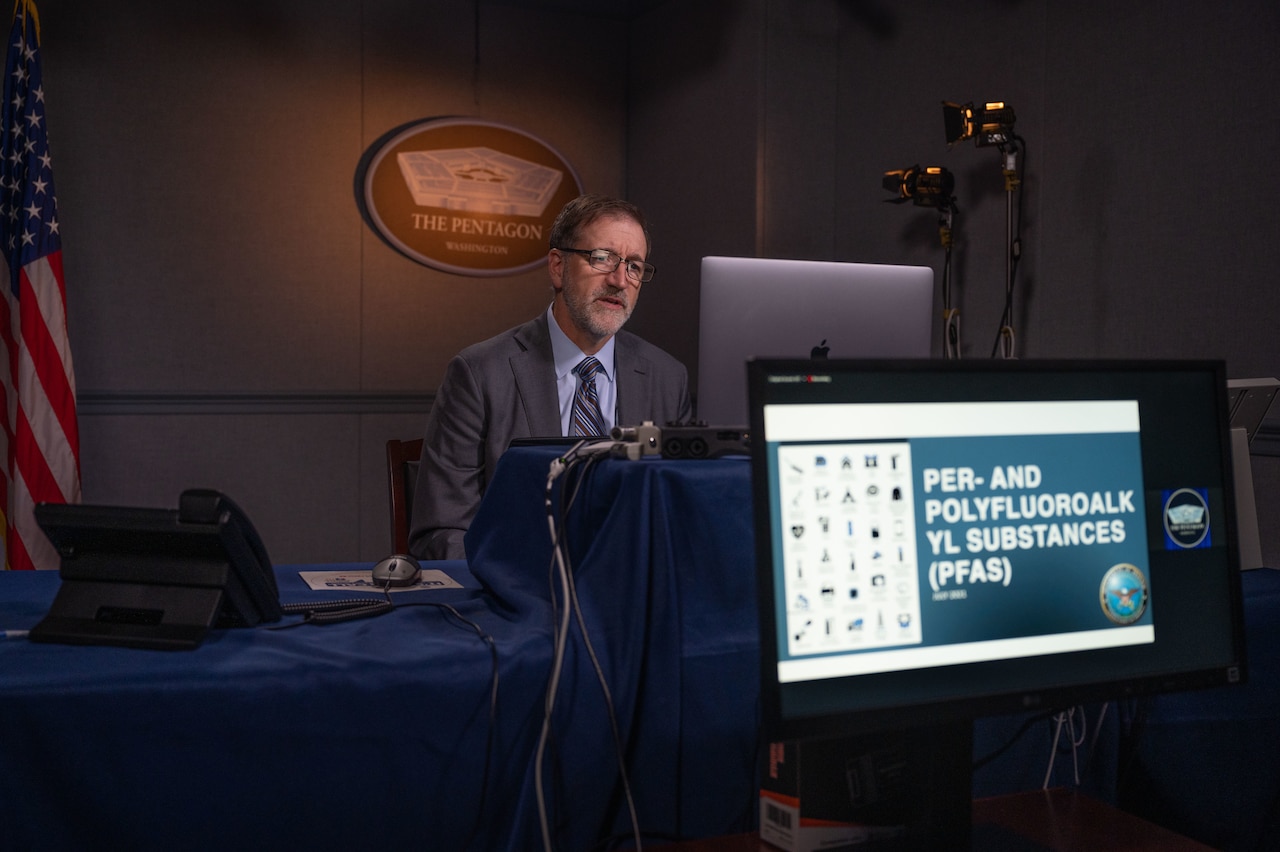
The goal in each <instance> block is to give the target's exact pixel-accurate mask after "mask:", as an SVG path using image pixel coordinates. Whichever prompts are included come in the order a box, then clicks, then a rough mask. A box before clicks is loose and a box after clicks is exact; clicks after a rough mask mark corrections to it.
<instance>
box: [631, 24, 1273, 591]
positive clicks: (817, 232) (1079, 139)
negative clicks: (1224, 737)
mask: <svg viewBox="0 0 1280 852" xmlns="http://www.w3.org/2000/svg"><path fill="white" fill-rule="evenodd" d="M669 5H675V4H669ZM694 5H696V6H698V7H699V8H700V9H708V8H716V9H718V10H719V11H718V12H717V13H716V14H720V15H721V16H724V15H723V13H724V11H725V9H727V8H741V7H743V6H747V7H749V8H750V9H752V10H753V11H752V13H751V14H753V15H755V16H757V17H756V20H755V22H754V23H753V25H752V27H751V31H750V33H749V34H746V35H745V36H744V37H745V38H747V39H750V40H751V45H752V49H751V50H750V51H748V52H749V54H750V55H751V56H752V57H754V59H753V60H752V61H751V62H743V63H739V65H738V66H737V67H736V69H735V72H734V73H733V74H732V76H731V75H730V73H729V72H728V70H727V66H725V65H722V66H720V67H725V68H726V71H725V73H724V74H723V76H721V77H715V78H712V77H711V76H710V75H703V76H702V77H699V78H697V86H696V99H697V101H698V102H699V103H700V104H701V105H703V106H705V107H706V108H707V109H708V111H709V112H710V113H711V114H712V116H713V119H712V120H710V121H708V122H707V124H706V125H703V126H697V125H696V124H695V125H694V126H693V128H692V130H691V132H690V133H688V134H687V135H682V136H677V139H692V140H696V142H697V144H695V145H694V146H693V149H694V150H695V151H696V153H695V154H694V156H695V157H697V158H698V161H699V162H701V163H704V164H707V168H706V169H705V170H703V171H700V172H699V173H698V175H697V176H695V177H693V178H686V179H685V180H682V181H678V182H677V181H672V182H670V185H667V184H665V183H664V182H663V181H662V180H661V176H662V175H664V174H666V173H669V172H668V171H667V166H666V163H667V162H668V161H670V160H671V151H672V150H674V149H676V148H677V147H678V145H679V144H680V143H679V142H678V141H675V140H671V141H670V142H669V144H668V145H667V146H666V147H661V146H659V147H658V148H657V153H656V154H654V155H652V156H650V153H649V152H650V150H651V149H650V147H649V146H647V145H639V144H635V140H637V139H647V137H646V136H645V135H644V134H645V133H646V132H647V130H646V129H645V128H636V127H634V126H633V127H632V128H631V130H630V132H629V137H630V138H631V139H632V140H633V145H632V153H631V158H630V170H629V171H630V173H631V174H632V175H636V174H645V175H647V176H648V180H649V181H650V182H653V183H660V184H663V185H664V186H665V187H666V188H665V189H663V190H656V191H654V194H653V196H652V197H653V198H654V199H655V202H656V203H657V210H656V212H655V215H658V216H661V217H663V218H664V219H665V220H666V225H667V230H668V231H674V232H675V234H676V235H677V236H676V239H677V241H678V245H676V246H673V247H669V249H668V250H670V251H671V252H673V253H674V254H676V255H677V257H678V262H677V263H676V264H670V265H668V267H664V269H663V274H664V278H663V287H664V288H667V287H671V288H672V289H675V290H679V291H680V292H684V291H685V290H686V289H696V280H697V263H696V258H697V257H699V256H701V255H702V254H710V253H713V251H711V250H702V247H703V245H704V242H705V243H706V244H707V245H710V243H711V241H709V240H705V237H704V234H705V233H706V231H707V230H708V228H714V227H715V222H716V221H717V218H716V217H714V216H708V214H707V210H708V207H709V206H710V205H711V204H713V203H714V202H712V201H709V199H715V200H717V201H718V200H720V199H722V198H723V199H724V204H723V206H722V208H721V209H722V216H723V218H726V219H731V220H733V221H735V233H737V234H738V235H739V236H740V237H743V238H745V236H746V228H747V227H748V225H747V223H745V222H742V221H741V218H742V213H743V211H751V212H753V213H755V215H756V217H757V219H756V223H755V224H756V234H755V238H754V245H755V250H754V253H757V254H760V255H764V256H777V257H807V258H816V259H829V260H847V261H869V262H885V263H912V264H922V265H927V266H931V267H933V268H934V269H935V272H936V274H937V276H938V279H939V281H940V280H941V273H942V266H943V251H942V249H941V245H940V240H939V234H938V217H937V214H936V212H935V211H932V210H927V209H924V208H919V207H913V206H910V205H907V206H896V205H892V204H887V203H885V200H886V199H888V198H890V197H891V196H890V195H889V193H887V192H885V191H884V190H883V189H882V188H881V185H880V183H881V176H882V174H883V173H884V172H885V171H887V170H890V169H901V168H905V167H909V166H912V165H922V166H943V167H945V168H947V169H948V170H949V171H950V172H952V173H953V174H954V175H955V178H956V183H957V187H956V200H957V206H958V208H959V213H958V215H957V217H956V219H955V222H954V236H955V240H956V248H955V250H954V253H953V261H952V263H953V281H954V285H953V286H954V307H956V308H958V309H959V311H960V317H961V340H962V344H963V346H962V354H963V356H964V357H967V358H987V357H990V356H991V354H992V353H993V351H994V349H995V343H996V339H997V331H998V328H999V321H1000V317H1001V314H1002V312H1003V307H1004V300H1005V288H1006V264H1005V257H1006V241H1007V232H1008V223H1009V215H1008V212H1009V201H1010V199H1011V197H1010V196H1009V194H1008V193H1007V192H1006V190H1005V182H1004V175H1003V171H1002V167H1003V162H1002V160H1001V157H1000V154H999V152H998V150H997V149H996V148H991V147H987V148H979V147H976V146H975V145H974V143H973V142H971V141H969V142H962V143H959V144H957V145H955V146H954V147H952V148H950V149H948V147H947V145H946V142H945V134H944V129H943V121H942V108H941V102H942V101H944V100H949V101H954V102H959V103H965V102H971V101H972V102H977V103H983V102H985V101H995V100H1003V101H1005V102H1006V103H1008V104H1009V105H1011V106H1012V107H1013V108H1014V109H1015V111H1016V114H1017V123H1016V125H1015V129H1016V130H1017V132H1018V134H1019V135H1020V136H1021V137H1022V138H1023V140H1024V143H1025V144H1024V146H1023V149H1022V152H1021V154H1020V156H1019V157H1018V163H1017V165H1018V167H1019V170H1020V173H1021V177H1022V186H1021V189H1020V190H1019V194H1020V195H1021V198H1020V199H1018V201H1017V203H1019V204H1020V205H1021V211H1022V215H1021V217H1020V218H1021V238H1022V239H1021V242H1022V258H1021V261H1020V264H1019V267H1018V270H1017V274H1016V277H1015V279H1014V318H1015V322H1014V330H1015V335H1016V336H1015V354H1017V355H1018V356H1019V357H1024V358H1030V357H1054V358H1057V357H1061V358H1092V357H1116V358H1157V359H1160V358H1186V357H1191V358H1221V359H1224V360H1225V361H1226V363H1227V369H1228V374H1229V375H1231V376H1233V377H1253V376H1277V375H1280V346H1277V345H1276V342H1275V341H1276V333H1277V332H1276V324H1277V320H1278V319H1280V287H1277V286H1276V283H1275V272H1274V270H1275V269H1276V268H1277V266H1278V265H1280V241H1277V240H1276V238H1275V237H1276V234H1277V233H1278V232H1280V210H1277V208H1276V206H1275V205H1274V204H1273V203H1272V202H1271V197H1272V196H1273V194H1274V190H1275V189H1277V188H1280V187H1278V181H1277V179H1276V178H1275V176H1274V175H1271V174H1270V173H1269V170H1268V167H1267V165H1266V163H1267V162H1268V160H1269V155H1270V153H1271V152H1272V151H1273V150H1274V149H1275V147H1276V145H1277V143H1280V116H1278V115H1277V113H1276V111H1275V110H1274V108H1272V106H1271V101H1272V99H1273V90H1274V81H1275V80H1277V79H1280V52H1277V51H1276V50H1275V49H1274V46H1275V44H1276V41H1277V36H1278V35H1280V7H1277V6H1276V5H1275V4H1274V3H1270V2H1265V1H1264V0H1252V2H1242V3H1232V4H1226V5H1217V6H1204V5H1202V4H1189V3H1175V4H1167V3H1155V2H1143V3H1128V4H1111V3H1102V2H1085V3H1071V4H1062V3H1051V2H1044V1H1043V0H1041V2H1032V0H1021V2H1020V1H1019V0H985V2H973V3H963V4H959V3H952V4H946V3H937V2H930V1H929V0H904V2H895V3H880V2H874V0H785V2H784V0H761V2H759V3H754V4H729V3H721V4H716V3H701V4H694ZM668 14H669V13H668V12H667V11H666V7H664V8H663V10H662V11H661V12H659V13H654V14H653V18H654V19H655V20H654V22H653V23H654V25H653V27H652V29H650V30H647V32H649V33H650V36H651V37H652V38H654V39H660V40H665V41H664V43H663V48H664V49H666V48H669V49H670V51H671V52H672V53H673V54H675V55H680V54H681V53H682V52H684V51H685V50H687V49H689V48H688V44H689V40H690V39H689V35H688V29H687V27H685V26H680V25H677V26H671V27H667V28H665V29H664V28H663V27H662V26H660V25H659V23H658V19H661V23H663V24H665V23H667V19H666V17H663V16H666V15H668ZM693 18H695V16H694V15H693V13H691V12H689V11H682V12H681V13H679V16H678V17H677V23H680V24H683V23H687V22H689V21H690V20H691V19H693ZM704 31H707V32H708V35H707V40H708V42H710V43H711V44H713V45H715V44H716V40H717V35H716V34H718V33H720V32H723V31H728V32H735V30H734V28H733V27H732V26H729V27H723V28H722V27H714V26H708V27H706V28H704ZM657 52H658V53H661V52H662V50H658V51H657ZM725 54H726V51H725V50H724V49H723V48H722V47H716V49H715V50H714V55H717V56H721V55H725ZM676 66H677V67H675V68H671V69H666V70H664V68H663V67H658V68H656V69H655V68H643V69H636V70H635V71H633V75H632V76H633V79H642V80H650V79H651V78H653V77H655V76H656V77H658V78H659V79H660V81H661V87H662V89H663V91H664V92H680V93H681V94H680V95H679V96H669V97H670V98H671V99H673V100H674V99H677V98H679V97H691V96H690V95H689V94H688V90H687V88H686V87H683V86H681V84H680V83H681V80H682V72H681V71H680V70H678V66H679V63H676ZM722 112H724V113H729V114H732V115H734V116H736V117H738V118H739V120H740V123H739V125H730V126H729V127H728V129H727V130H726V131H724V132H721V127H722V126H723V124H722V122H721V121H720V120H719V117H720V113H722ZM633 114H634V113H633ZM691 114H694V113H693V112H692V111H689V110H686V112H684V113H682V117H687V116H688V115H691ZM751 122H755V123H756V125H757V132H756V133H755V135H754V137H753V138H752V140H751V144H752V145H753V146H754V152H752V153H753V154H754V160H755V164H754V167H753V166H751V165H750V164H749V163H748V164H746V165H744V164H743V160H744V159H745V157H744V154H745V152H744V151H743V150H742V148H741V146H742V145H743V144H746V141H745V140H746V138H748V137H747V134H740V135H736V134H735V130H740V125H742V124H748V125H749V124H750V123H751ZM648 123H649V122H646V125H647V124H648ZM719 161H722V162H723V163H724V165H723V166H721V167H719V168H716V167H714V166H712V165H711V164H714V163H716V162H719ZM729 184H732V185H733V186H735V187H737V191H738V193H740V192H742V191H745V189H746V188H748V187H755V192H754V194H753V197H752V199H751V200H750V201H749V202H748V201H743V200H742V199H741V198H740V197H738V195H736V194H735V193H734V192H733V191H730V190H727V189H726V186H728V185H729ZM674 185H678V186H679V192H680V195H679V196H678V197H675V198H670V197H671V196H673V195H674V193H675V190H674V189H672V186H674ZM642 191H644V189H643V187H637V192H642ZM1014 198H1016V196H1014ZM1016 209H1017V208H1015V210H1016ZM1015 221H1016V220H1015ZM672 226H674V227H672ZM673 277H674V278H676V279H677V280H676V283H675V284H672V283H671V279H672V278H673ZM940 290H941V288H939V299H938V304H937V307H938V313H939V315H940V314H941V307H942V305H941V297H940ZM939 325H940V323H939ZM684 329H685V331H684V333H683V334H682V335H680V336H678V337H675V336H672V337H668V338H667V339H666V340H665V341H664V342H665V343H666V344H667V345H671V346H679V345H681V344H682V343H683V342H684V341H686V340H687V339H688V336H689V335H691V334H692V333H693V332H692V331H691V330H690V329H696V326H689V325H686V326H684ZM936 351H937V352H940V351H941V345H940V344H938V349H937V350H936ZM683 354H684V356H685V357H686V358H692V357H693V355H694V354H696V347H693V348H686V349H685V350H684V351H683ZM1277 409H1278V410H1276V411H1273V412H1272V416H1271V425H1270V427H1269V431H1268V433H1267V435H1266V436H1264V439H1262V440H1259V441H1256V442H1255V455H1254V457H1253V468H1254V479H1255V486H1256V490H1257V492H1258V501H1259V522H1260V525H1261V527H1262V537H1263V551H1264V556H1265V557H1267V560H1266V561H1267V563H1268V564H1271V565H1275V564H1280V511H1278V508H1280V507H1278V506H1277V503H1280V457H1277V455H1262V454H1259V448H1261V450H1262V452H1268V453H1272V454H1274V453H1277V452H1280V449H1278V448H1280V440H1277V436H1278V435H1280V405H1278V406H1277Z"/></svg>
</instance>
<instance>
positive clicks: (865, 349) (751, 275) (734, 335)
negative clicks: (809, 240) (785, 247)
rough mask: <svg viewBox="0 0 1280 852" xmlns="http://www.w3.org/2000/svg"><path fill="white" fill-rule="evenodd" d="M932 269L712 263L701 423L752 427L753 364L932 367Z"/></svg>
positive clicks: (704, 310)
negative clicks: (790, 361) (894, 362)
mask: <svg viewBox="0 0 1280 852" xmlns="http://www.w3.org/2000/svg"><path fill="white" fill-rule="evenodd" d="M933 291H934V287H933V270H932V269H930V268H929V267H927V266H895V265H892V264H882V263H841V262H835V261H821V260H781V259H776V258H760V257H704V258H703V259H702V278H701V296H700V298H701V313H700V314H699V319H698V398H697V406H696V407H697V414H698V419H699V420H701V421H702V422H704V423H708V424H710V425H712V426H742V427H745V426H746V425H747V373H746V370H747V368H746V364H747V359H748V358H752V357H766V358H810V357H815V358H928V357H929V355H930V346H931V341H932V339H933V338H932V336H931V331H930V329H931V328H932V325H933Z"/></svg>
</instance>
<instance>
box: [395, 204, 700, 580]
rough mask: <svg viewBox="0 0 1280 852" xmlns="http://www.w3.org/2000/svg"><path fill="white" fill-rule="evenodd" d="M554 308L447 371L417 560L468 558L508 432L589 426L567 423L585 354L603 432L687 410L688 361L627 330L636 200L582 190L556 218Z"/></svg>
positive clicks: (684, 414)
mask: <svg viewBox="0 0 1280 852" xmlns="http://www.w3.org/2000/svg"><path fill="white" fill-rule="evenodd" d="M550 244H551V249H550V251H549V253H548V255H547V271H548V272H549V273H550V275H551V286H552V289H553V291H554V294H553V296H552V300H551V306H550V307H549V308H548V309H547V312H546V313H545V314H543V315H542V316H540V317H538V318H537V319H534V320H531V321H529V322H527V323H525V324H523V325H520V326H517V327H515V328H513V329H511V330H509V331H505V332H503V333H502V334H499V335H497V336H496V337H491V338H490V339H488V340H485V341H482V342H480V343H476V344H474V345H472V346H469V347H467V348H466V349H464V350H462V352H460V353H458V354H457V355H456V356H454V358H453V360H452V361H450V362H449V366H448V367H447V368H446V370H445V377H444V382H443V383H442V384H441V385H440V390H439V393H437V394H436V399H435V404H434V405H433V406H432V408H431V414H430V416H429V417H428V419H427V431H426V438H425V440H424V441H423V448H422V463H421V466H420V468H419V472H418V480H417V486H416V491H415V492H414V498H413V517H412V519H411V522H410V529H409V549H410V551H411V552H412V553H413V555H415V556H417V557H419V558H422V559H463V558H465V556H466V554H465V553H464V551H463V546H462V539H463V534H464V533H465V532H466V530H467V527H468V526H470V524H471V520H472V518H473V517H474V516H475V513H476V508H477V507H478V506H479V505H480V498H481V496H482V495H483V494H484V490H485V488H486V487H487V486H488V484H489V479H490V477H491V476H492V475H493V470H494V466H495V465H496V464H497V461H498V457H499V456H500V455H502V453H503V451H505V450H506V449H507V446H508V445H509V444H510V443H511V440H512V439H513V438H530V437H550V436H558V435H575V434H582V429H581V427H580V426H578V425H575V424H571V422H570V419H571V410H572V408H573V399H574V395H575V393H577V392H578V385H579V383H580V381H581V380H580V379H579V378H578V376H577V375H576V374H575V372H574V370H575V368H576V367H578V365H579V362H581V361H582V360H583V359H584V358H585V357H587V356H594V358H595V359H597V360H598V361H599V364H600V367H601V371H600V372H599V373H597V374H596V375H595V377H594V379H591V381H593V382H594V383H595V390H596V393H597V394H598V397H599V402H600V412H599V413H600V415H602V417H603V423H596V424H595V425H596V427H597V428H593V431H599V432H600V433H601V434H604V435H607V434H608V433H609V430H610V429H611V428H612V427H613V426H615V425H622V426H639V425H640V424H642V423H643V422H644V421H646V420H648V421H652V422H654V423H657V424H659V425H661V424H664V423H669V422H673V421H687V420H689V418H690V417H691V415H692V404H691V402H690V398H689V377H688V372H687V371H686V370H685V367H684V365H683V364H681V363H680V362H679V361H677V360H676V359H675V358H672V357H671V356H670V355H668V354H667V353H666V352H663V351H662V350H661V349H659V348H658V347H656V346H653V345H652V344H650V343H646V342H645V341H644V340H641V339H640V338H639V337H637V336H635V335H634V334H631V333H630V332H626V331H622V326H623V324H624V323H625V322H626V321H627V319H628V318H629V317H630V316H631V312H632V310H633V309H634V308H635V305H636V299H637V298H638V297H639V295H640V287H641V285H642V284H643V283H644V282H646V281H648V280H649V279H650V278H652V277H653V272H654V268H653V266H652V265H651V264H649V263H648V262H647V261H646V260H645V259H646V258H647V257H648V255H649V247H650V239H649V229H648V225H647V224H646V222H645V218H644V214H643V213H641V212H640V210H639V208H637V207H635V206H634V205H632V204H629V203H628V202H625V201H620V200H617V199H612V198H605V197H602V196H594V195H584V196H581V197H579V198H576V199H574V200H573V201H571V202H569V204H567V205H566V206H565V208H564V210H562V211H561V212H560V215H559V216H558V217H557V218H556V221H555V223H554V224H553V225H552V226H551V235H550Z"/></svg>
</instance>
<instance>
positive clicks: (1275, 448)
mask: <svg viewBox="0 0 1280 852" xmlns="http://www.w3.org/2000/svg"><path fill="white" fill-rule="evenodd" d="M435 398H436V395H435V393H177V392H164V391H156V392H148V393H136V392H129V391H123V392H120V391H88V392H82V393H80V394H79V395H78V396H77V398H76V410H77V412H78V413H79V415H80V416H81V417H95V416H120V415H137V414H145V415H202V414H426V413H427V412H428V411H430V410H431V403H432V402H434V401H435ZM1249 449H1250V452H1251V454H1252V455H1255V456H1280V420H1275V419H1270V420H1268V421H1266V422H1264V423H1263V424H1262V425H1261V426H1260V427H1258V431H1257V433H1255V434H1254V436H1253V443H1252V444H1250V446H1249Z"/></svg>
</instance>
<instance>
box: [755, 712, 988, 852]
mask: <svg viewBox="0 0 1280 852" xmlns="http://www.w3.org/2000/svg"><path fill="white" fill-rule="evenodd" d="M785 748H786V750H787V752H786V755H787V756H786V757H784V758H782V760H781V761H778V760H777V757H778V755H779V754H780V752H779V751H778V749H777V748H773V749H771V754H772V755H773V756H772V757H771V763H772V762H774V761H777V764H776V765H773V766H771V767H770V769H769V774H770V777H776V778H778V779H780V780H778V781H777V782H776V783H771V782H770V781H766V782H765V788H766V790H768V789H770V788H772V789H773V790H776V791H778V793H780V794H781V795H777V796H774V797H771V796H770V794H769V793H766V794H765V795H764V796H762V803H763V804H764V809H763V811H762V814H761V828H760V833H761V836H762V837H763V838H764V839H765V840H768V841H769V842H771V843H775V844H777V845H779V846H781V847H782V848H789V849H817V848H836V847H838V848H840V849H843V850H850V852H853V851H854V850H857V852H872V850H874V852H880V850H894V852H898V850H907V852H915V850H921V852H925V850H929V851H930V852H931V850H938V849H946V850H965V849H969V848H971V846H972V842H971V833H972V824H973V817H972V791H973V724H972V722H968V721H966V722H956V723H946V724H936V725H926V726H921V727H914V728H909V729H904V730H888V731H877V732H874V733H859V734H853V735H848V736H842V737H837V738H833V739H822V740H801V741H798V742H792V743H788V744H786V746H785ZM787 762H789V763H790V764H791V765H790V766H783V765H782V764H783V763H787ZM777 802H787V803H790V804H791V805H792V806H793V807H794V808H795V809H796V810H795V812H793V813H791V814H787V813H785V812H784V811H785V809H784V808H778V807H776V806H772V805H775V804H776V803H777Z"/></svg>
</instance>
